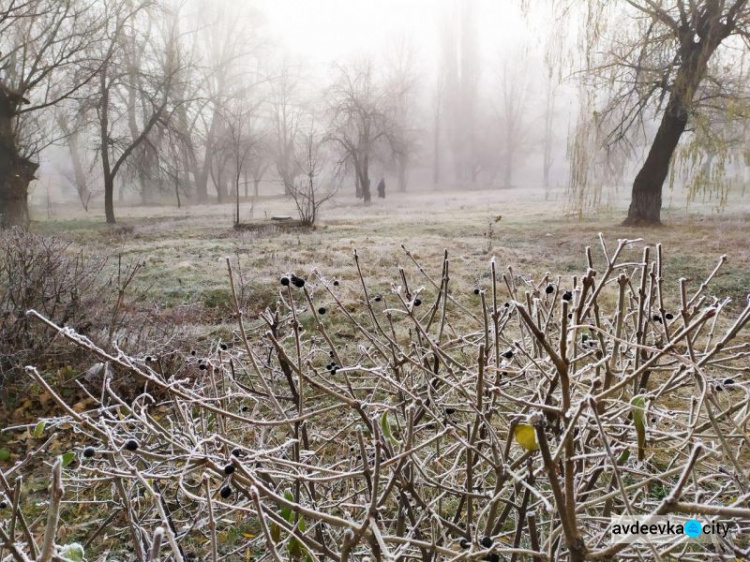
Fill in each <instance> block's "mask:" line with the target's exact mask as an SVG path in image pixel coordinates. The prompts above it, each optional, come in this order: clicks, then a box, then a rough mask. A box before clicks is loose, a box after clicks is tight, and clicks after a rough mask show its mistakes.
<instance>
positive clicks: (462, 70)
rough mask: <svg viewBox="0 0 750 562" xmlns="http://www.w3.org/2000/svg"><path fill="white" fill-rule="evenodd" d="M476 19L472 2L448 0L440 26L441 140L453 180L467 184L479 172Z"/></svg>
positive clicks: (478, 68)
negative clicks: (450, 161) (445, 145)
mask: <svg viewBox="0 0 750 562" xmlns="http://www.w3.org/2000/svg"><path fill="white" fill-rule="evenodd" d="M476 18H477V15H476V6H475V4H474V3H473V2H471V1H470V0H451V1H450V2H449V10H448V11H447V12H446V13H445V14H444V15H443V21H442V25H441V72H442V73H444V75H445V82H444V85H445V89H444V94H445V95H444V97H443V99H442V102H443V103H442V105H443V106H444V111H443V115H444V117H445V122H446V126H445V129H444V130H445V139H446V141H447V143H448V146H449V147H450V150H451V152H452V155H453V164H454V170H455V178H456V180H457V181H458V182H469V183H474V182H475V181H476V179H477V174H478V173H479V166H478V162H477V149H478V147H477V139H476V136H475V132H476V130H477V127H476V117H477V111H478V105H479V76H480V67H479V51H478V49H479V47H478V36H479V33H478V31H477V20H476Z"/></svg>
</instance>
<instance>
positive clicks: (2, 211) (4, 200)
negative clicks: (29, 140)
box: [0, 90, 39, 230]
mask: <svg viewBox="0 0 750 562" xmlns="http://www.w3.org/2000/svg"><path fill="white" fill-rule="evenodd" d="M20 101H24V100H23V99H22V98H21V97H20V96H18V97H17V99H12V98H11V97H9V94H6V93H5V92H3V91H2V90H0V228H10V227H13V226H20V227H21V228H23V229H24V230H26V229H28V228H29V202H28V196H29V184H30V183H31V182H32V180H33V179H34V172H36V169H37V168H38V167H39V166H38V165H37V164H34V163H33V162H31V161H29V160H28V159H26V158H24V157H22V156H20V155H19V154H18V150H17V148H16V137H15V133H14V131H13V118H14V116H15V114H16V108H17V105H18V103H19V102H20Z"/></svg>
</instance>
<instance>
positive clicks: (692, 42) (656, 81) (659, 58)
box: [583, 0, 750, 225]
mask: <svg viewBox="0 0 750 562" xmlns="http://www.w3.org/2000/svg"><path fill="white" fill-rule="evenodd" d="M587 9H588V14H587V15H586V18H585V21H586V22H587V24H586V25H587V26H588V29H587V33H586V34H584V35H583V37H585V38H586V40H587V50H588V52H587V63H588V70H589V71H590V73H589V76H590V77H593V86H595V87H597V88H607V89H608V90H609V91H610V94H611V95H610V96H609V101H608V103H607V105H606V107H604V109H603V111H602V112H601V113H598V114H596V116H595V117H596V120H597V122H598V123H600V124H602V125H603V126H605V127H608V128H609V130H608V131H607V134H606V135H605V140H606V142H607V143H608V144H612V143H615V142H618V141H623V140H624V141H626V142H627V141H630V140H632V138H633V133H634V132H636V131H639V132H643V131H648V130H649V122H650V121H652V120H653V121H654V122H655V123H656V124H658V126H657V127H656V130H655V132H654V133H653V134H648V138H649V140H650V144H649V145H648V149H647V153H646V154H647V155H646V158H645V161H644V162H643V164H642V166H641V168H640V170H639V172H638V173H637V175H636V176H635V180H634V182H633V188H632V198H631V203H630V208H629V210H628V216H627V218H626V219H625V222H624V224H628V225H637V224H659V223H660V222H661V207H662V188H663V185H664V182H665V180H666V179H667V176H668V174H669V171H670V165H671V162H672V160H673V157H674V155H675V152H676V150H677V148H678V144H679V143H680V140H681V139H682V138H683V135H684V134H685V133H686V131H689V130H690V129H691V122H696V121H698V120H700V119H701V115H702V114H703V113H704V112H705V111H706V110H714V109H715V108H716V107H717V106H718V105H722V104H719V103H717V100H726V99H730V100H737V99H741V98H742V97H743V92H742V90H743V89H744V88H746V87H747V85H746V83H744V82H743V81H737V80H734V79H730V78H729V75H730V74H731V70H730V71H728V69H732V68H733V66H734V64H735V63H736V60H737V58H738V52H740V51H742V50H745V49H747V47H748V46H749V45H750V0H670V1H669V2H666V1H664V0H626V1H625V2H622V3H620V2H617V3H615V2H610V3H606V2H599V1H597V0H592V1H591V2H589V3H588V8H587ZM603 43H604V44H603ZM602 52H603V53H606V54H604V55H595V54H593V53H602ZM723 105H724V106H728V105H732V104H726V103H724V104H723Z"/></svg>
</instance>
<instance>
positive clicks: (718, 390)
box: [714, 384, 724, 392]
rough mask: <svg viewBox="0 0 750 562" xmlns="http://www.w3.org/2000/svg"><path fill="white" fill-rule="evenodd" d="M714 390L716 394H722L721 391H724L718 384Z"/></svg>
mask: <svg viewBox="0 0 750 562" xmlns="http://www.w3.org/2000/svg"><path fill="white" fill-rule="evenodd" d="M714 390H716V392H723V391H724V389H723V388H722V387H721V385H720V384H717V385H716V386H715V387H714Z"/></svg>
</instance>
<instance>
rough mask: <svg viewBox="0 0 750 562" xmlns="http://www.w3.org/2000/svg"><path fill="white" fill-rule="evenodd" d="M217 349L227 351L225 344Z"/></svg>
mask: <svg viewBox="0 0 750 562" xmlns="http://www.w3.org/2000/svg"><path fill="white" fill-rule="evenodd" d="M219 347H220V348H221V350H222V351H226V350H227V344H225V343H222V344H221V345H220V346H219Z"/></svg>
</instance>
